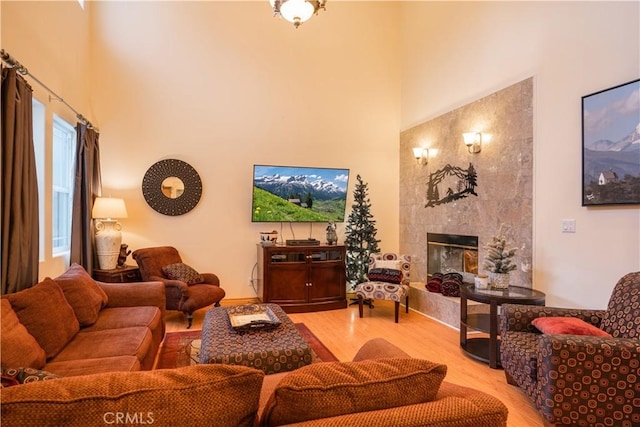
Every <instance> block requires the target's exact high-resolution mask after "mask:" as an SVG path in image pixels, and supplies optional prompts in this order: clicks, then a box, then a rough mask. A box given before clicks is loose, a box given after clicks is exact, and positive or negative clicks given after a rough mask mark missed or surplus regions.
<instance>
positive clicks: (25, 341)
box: [0, 298, 47, 369]
mask: <svg viewBox="0 0 640 427" xmlns="http://www.w3.org/2000/svg"><path fill="white" fill-rule="evenodd" d="M0 303H1V306H0V310H1V311H2V318H1V322H0V327H1V330H0V340H1V342H0V349H1V350H2V351H1V352H0V357H1V359H2V366H3V367H14V366H22V367H25V368H35V369H40V368H42V367H43V366H44V362H45V361H46V359H47V356H46V354H45V352H44V350H43V349H42V347H40V344H38V341H36V339H35V338H34V337H33V335H31V334H30V333H29V331H27V328H25V327H24V326H23V325H22V324H21V323H20V320H19V319H18V316H17V315H16V313H15V311H13V308H11V303H10V302H9V300H8V299H6V298H2V299H1V300H0Z"/></svg>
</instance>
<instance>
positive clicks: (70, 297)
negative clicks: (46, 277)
mask: <svg viewBox="0 0 640 427" xmlns="http://www.w3.org/2000/svg"><path fill="white" fill-rule="evenodd" d="M53 281H54V282H56V283H57V284H58V285H59V286H60V288H62V292H63V293H64V297H65V298H66V299H67V301H68V302H69V305H70V306H71V308H73V312H74V313H75V315H76V318H77V319H78V322H80V326H89V325H93V324H94V323H96V321H97V320H98V315H99V314H100V310H101V309H102V307H104V306H105V305H107V302H108V301H109V298H108V297H107V294H105V293H104V291H103V290H102V288H101V287H100V286H99V285H98V284H97V283H96V282H95V281H94V280H93V279H92V278H91V276H89V273H87V271H86V270H85V269H84V268H83V267H82V266H80V265H78V264H75V263H74V264H72V265H71V267H69V269H68V270H67V271H65V272H64V274H62V275H60V276H58V277H56V278H55V279H53Z"/></svg>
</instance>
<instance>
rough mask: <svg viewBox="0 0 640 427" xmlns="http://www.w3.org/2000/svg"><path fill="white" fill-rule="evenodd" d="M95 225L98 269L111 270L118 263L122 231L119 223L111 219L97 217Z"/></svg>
mask: <svg viewBox="0 0 640 427" xmlns="http://www.w3.org/2000/svg"><path fill="white" fill-rule="evenodd" d="M95 227H96V253H97V255H98V264H99V265H100V270H113V269H114V268H116V267H117V265H118V255H120V244H121V243H122V233H121V232H120V228H121V226H120V223H119V222H118V221H115V220H112V219H98V220H96V223H95Z"/></svg>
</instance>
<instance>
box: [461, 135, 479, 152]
mask: <svg viewBox="0 0 640 427" xmlns="http://www.w3.org/2000/svg"><path fill="white" fill-rule="evenodd" d="M462 137H463V138H464V145H466V146H467V149H468V150H469V153H471V154H474V153H479V152H480V149H481V146H482V134H481V133H480V132H466V133H463V134H462Z"/></svg>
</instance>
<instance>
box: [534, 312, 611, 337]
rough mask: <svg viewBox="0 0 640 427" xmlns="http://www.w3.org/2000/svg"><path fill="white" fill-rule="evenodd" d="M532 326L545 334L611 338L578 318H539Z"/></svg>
mask: <svg viewBox="0 0 640 427" xmlns="http://www.w3.org/2000/svg"><path fill="white" fill-rule="evenodd" d="M531 324H532V325H533V326H535V327H536V328H538V330H540V332H542V333H543V334H569V335H591V336H594V337H605V338H611V335H610V334H608V333H606V332H605V331H603V330H602V329H600V328H597V327H596V326H593V325H592V324H590V323H587V322H585V321H584V320H582V319H578V318H577V317H537V318H535V319H533V320H532V321H531Z"/></svg>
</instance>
